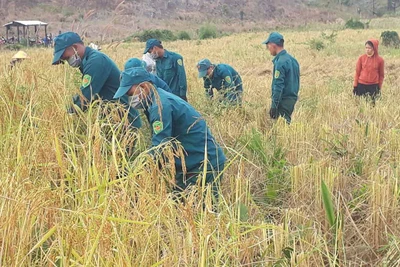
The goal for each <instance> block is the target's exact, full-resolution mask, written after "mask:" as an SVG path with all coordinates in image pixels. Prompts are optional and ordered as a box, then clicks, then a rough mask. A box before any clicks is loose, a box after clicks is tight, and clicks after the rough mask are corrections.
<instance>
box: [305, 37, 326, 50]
mask: <svg viewBox="0 0 400 267" xmlns="http://www.w3.org/2000/svg"><path fill="white" fill-rule="evenodd" d="M308 45H309V46H310V48H311V49H313V50H317V51H321V50H322V49H324V48H325V44H324V42H323V41H322V40H320V39H316V38H313V39H311V41H310V42H308Z"/></svg>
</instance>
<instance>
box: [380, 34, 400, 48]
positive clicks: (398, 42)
mask: <svg viewBox="0 0 400 267" xmlns="http://www.w3.org/2000/svg"><path fill="white" fill-rule="evenodd" d="M381 38H382V44H383V45H384V46H393V47H396V48H398V47H399V46H400V39H399V34H398V33H397V32H395V31H384V32H382V34H381Z"/></svg>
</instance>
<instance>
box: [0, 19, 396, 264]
mask: <svg viewBox="0 0 400 267" xmlns="http://www.w3.org/2000/svg"><path fill="white" fill-rule="evenodd" d="M399 22H400V20H399V19H397V20H392V22H391V23H388V26H387V27H390V28H384V27H379V26H376V27H374V24H373V23H372V24H371V25H372V29H370V30H363V31H357V30H344V31H339V32H338V36H337V39H336V41H335V42H333V43H330V42H328V41H325V42H326V48H325V49H323V50H321V51H316V50H313V49H310V46H309V44H308V43H309V41H310V40H311V39H312V38H320V36H321V31H317V30H315V31H294V30H293V31H288V30H286V31H282V33H283V34H284V36H285V37H286V48H287V50H288V51H289V52H290V53H291V54H293V55H294V56H295V57H296V58H297V59H298V61H299V62H300V64H301V74H302V76H301V93H300V100H299V102H298V103H297V106H296V110H295V113H294V115H293V123H292V125H290V126H287V125H285V123H283V121H278V122H277V123H274V122H272V121H271V120H269V116H268V115H267V114H268V113H267V110H268V109H269V104H270V83H271V70H272V63H271V60H272V58H271V56H270V55H269V54H268V52H267V51H266V49H265V47H263V46H262V45H261V42H262V41H263V40H264V39H266V37H267V34H268V33H267V32H264V33H244V34H239V35H233V36H229V37H224V38H222V39H216V40H206V41H197V40H196V41H177V42H172V43H165V44H164V45H165V46H166V48H167V49H170V50H172V51H176V52H179V53H180V54H182V55H183V57H184V63H185V65H186V71H187V77H188V84H189V91H188V98H189V101H190V103H191V104H192V105H193V106H194V107H195V108H196V109H197V110H199V111H200V112H201V113H202V115H203V116H204V118H205V119H206V120H207V122H208V124H209V126H210V128H211V130H212V132H213V134H214V136H215V137H216V139H217V140H218V141H219V142H220V144H221V146H222V147H223V149H224V151H225V153H226V155H227V156H228V158H229V162H228V164H227V165H226V169H225V171H224V177H223V181H222V185H223V186H222V192H221V199H220V200H221V201H220V204H219V208H218V213H214V212H212V211H211V210H210V209H209V205H207V208H206V209H203V207H202V201H201V199H200V198H199V197H198V195H197V194H196V193H195V192H190V194H189V196H188V202H187V203H186V204H177V203H176V202H175V201H174V200H173V198H172V196H171V195H170V194H169V191H168V179H171V178H170V177H168V172H162V173H161V172H158V171H157V170H156V168H155V166H154V163H152V162H151V161H149V159H148V158H147V157H146V153H145V152H146V150H147V149H148V146H149V144H150V143H149V141H150V140H149V138H150V131H149V128H148V125H147V124H145V127H144V128H143V129H142V130H141V131H140V132H139V133H135V132H126V131H123V127H122V126H121V124H116V123H113V122H114V121H115V116H114V114H113V112H112V114H108V115H107V116H106V117H105V118H104V116H100V115H101V114H100V113H101V110H100V109H99V108H98V107H96V106H93V107H92V108H91V109H90V110H89V111H88V112H86V113H81V114H78V115H76V116H71V115H67V114H66V107H68V105H69V103H70V101H71V96H72V95H73V94H74V93H76V92H78V90H79V84H80V82H81V80H80V74H79V73H78V72H77V70H75V69H72V68H70V67H68V66H51V59H52V51H51V50H49V49H48V50H45V49H35V50H28V51H27V52H28V54H29V56H30V59H29V60H27V61H25V62H24V63H23V64H22V65H21V66H20V67H18V68H15V69H13V70H12V71H9V70H8V68H7V65H8V62H9V60H10V58H11V56H12V54H13V53H12V52H6V51H2V52H1V54H0V65H1V67H2V72H1V73H2V74H1V77H0V113H1V114H2V115H1V116H0V162H1V165H0V265H1V266H399V265H400V237H399V236H400V220H399V218H400V217H399V215H400V210H399V206H400V203H399V201H400V200H399V198H400V188H399V177H400V170H399V163H400V105H399V103H400V95H399V91H400V50H395V49H388V48H384V47H381V49H380V54H381V55H382V56H383V57H384V59H385V60H386V80H385V83H384V87H383V90H382V93H383V94H382V97H381V99H380V100H379V101H378V102H377V104H376V106H375V107H372V105H371V104H370V103H368V102H366V101H362V100H359V99H356V98H354V97H353V96H352V89H353V88H352V79H353V74H354V71H355V63H356V60H357V58H358V56H359V55H361V54H362V53H363V52H364V43H365V41H366V40H367V39H368V38H370V37H375V38H379V36H380V33H381V32H382V31H383V30H386V29H393V30H397V31H400V26H398V25H400V24H399ZM396 25H397V26H396ZM393 27H394V28H393ZM330 32H331V31H327V33H330ZM142 50H143V44H142V43H133V44H120V45H119V46H116V45H114V46H108V47H107V46H103V51H104V52H105V53H106V54H108V55H109V56H110V57H111V58H112V59H113V60H115V61H116V62H117V64H118V65H119V67H121V68H122V66H123V64H124V62H125V60H127V59H128V58H130V57H138V56H141V53H142ZM204 57H208V58H209V59H210V60H212V61H213V62H217V63H218V62H223V63H228V64H231V65H232V66H233V67H234V68H235V69H237V70H238V71H239V73H240V74H241V75H242V78H243V81H244V90H245V94H244V101H245V103H244V105H243V107H242V108H238V109H234V108H225V107H220V106H218V104H217V103H216V102H209V101H207V100H206V98H205V95H204V90H203V88H202V82H201V80H199V79H197V69H196V67H195V65H196V62H197V61H198V60H199V59H201V58H204ZM134 142H135V143H136V144H137V146H136V149H135V151H133V157H132V158H130V159H128V158H127V157H126V156H125V155H126V153H125V150H126V149H127V148H128V147H131V146H132V145H133V143H134ZM141 152H144V153H141ZM168 167H169V166H165V169H168ZM124 169H125V170H126V171H127V175H126V176H124V177H123V178H121V179H117V177H118V173H119V172H122V171H123V170H124ZM200 195H201V194H200ZM206 203H208V204H209V201H208V200H207V199H206Z"/></svg>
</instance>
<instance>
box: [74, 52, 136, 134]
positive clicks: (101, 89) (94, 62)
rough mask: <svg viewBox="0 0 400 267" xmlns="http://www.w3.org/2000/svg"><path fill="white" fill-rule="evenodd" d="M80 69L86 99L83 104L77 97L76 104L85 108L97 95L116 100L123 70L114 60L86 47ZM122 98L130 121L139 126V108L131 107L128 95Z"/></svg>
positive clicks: (102, 98)
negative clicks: (120, 69)
mask: <svg viewBox="0 0 400 267" xmlns="http://www.w3.org/2000/svg"><path fill="white" fill-rule="evenodd" d="M80 71H81V73H82V75H83V81H82V89H83V90H82V92H83V94H84V96H85V98H86V100H84V103H83V104H82V103H81V99H80V97H75V98H74V104H75V105H77V106H79V107H81V108H82V109H83V110H85V108H86V105H87V104H88V103H90V102H91V101H92V100H93V99H97V97H100V98H101V100H103V101H105V102H107V101H111V102H115V100H114V95H115V93H116V92H117V90H118V87H119V83H120V81H119V79H120V74H121V72H120V71H119V69H118V67H117V65H116V64H115V63H114V61H113V60H111V59H110V58H109V57H108V56H107V55H106V54H104V53H102V52H99V51H97V50H95V49H92V48H90V47H86V50H85V54H84V57H83V59H82V65H81V66H80ZM85 89H86V90H85ZM87 89H90V90H87ZM96 95H98V96H96ZM120 100H121V103H122V104H123V105H124V107H125V108H126V109H128V110H129V121H130V123H133V126H135V127H137V128H139V127H140V126H141V122H140V118H139V113H138V112H137V110H135V109H133V108H130V107H129V101H128V97H127V96H122V97H121V98H120Z"/></svg>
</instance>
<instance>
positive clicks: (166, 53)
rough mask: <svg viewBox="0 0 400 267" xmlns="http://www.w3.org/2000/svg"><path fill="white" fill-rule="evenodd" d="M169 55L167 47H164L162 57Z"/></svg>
mask: <svg viewBox="0 0 400 267" xmlns="http://www.w3.org/2000/svg"><path fill="white" fill-rule="evenodd" d="M168 56H169V52H168V50H167V49H164V55H163V58H167V57H168Z"/></svg>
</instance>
